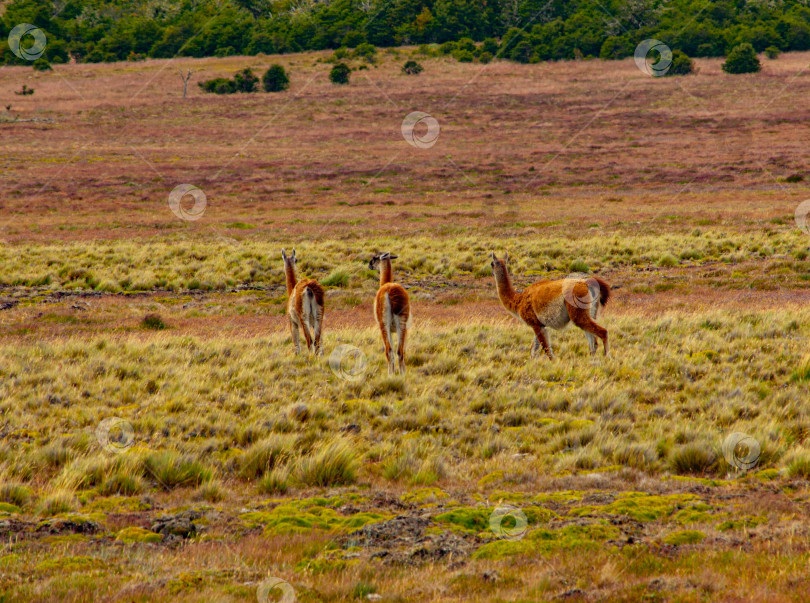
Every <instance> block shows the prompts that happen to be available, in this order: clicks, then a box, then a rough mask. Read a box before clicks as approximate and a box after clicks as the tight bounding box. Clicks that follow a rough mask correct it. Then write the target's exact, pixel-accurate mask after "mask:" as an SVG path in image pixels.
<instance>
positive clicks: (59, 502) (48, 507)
mask: <svg viewBox="0 0 810 603" xmlns="http://www.w3.org/2000/svg"><path fill="white" fill-rule="evenodd" d="M76 504H77V501H76V495H75V494H74V493H73V492H71V491H70V490H55V491H54V492H52V493H50V494H48V495H46V496H44V497H43V498H42V499H41V500H40V501H39V505H37V512H38V513H39V514H40V515H46V516H48V515H59V514H60V513H68V512H69V511H74V510H75V509H76Z"/></svg>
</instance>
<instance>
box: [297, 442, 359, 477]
mask: <svg viewBox="0 0 810 603" xmlns="http://www.w3.org/2000/svg"><path fill="white" fill-rule="evenodd" d="M295 476H296V478H297V479H298V481H300V482H301V483H302V484H305V485H307V486H321V487H325V486H340V485H345V484H353V483H354V482H355V481H356V480H357V454H356V452H355V451H354V448H353V447H352V443H351V442H350V441H349V440H345V439H336V440H333V441H331V442H328V443H326V444H323V445H321V446H319V447H318V448H316V449H315V450H314V451H313V452H312V453H311V454H309V455H307V456H305V457H303V458H301V459H300V460H299V461H298V464H297V467H296V472H295Z"/></svg>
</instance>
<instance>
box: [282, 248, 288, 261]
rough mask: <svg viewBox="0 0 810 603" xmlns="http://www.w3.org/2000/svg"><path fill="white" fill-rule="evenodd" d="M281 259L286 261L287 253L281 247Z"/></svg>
mask: <svg viewBox="0 0 810 603" xmlns="http://www.w3.org/2000/svg"><path fill="white" fill-rule="evenodd" d="M281 259H283V260H284V261H285V262H286V261H287V253H286V252H285V251H284V250H283V249H282V250H281Z"/></svg>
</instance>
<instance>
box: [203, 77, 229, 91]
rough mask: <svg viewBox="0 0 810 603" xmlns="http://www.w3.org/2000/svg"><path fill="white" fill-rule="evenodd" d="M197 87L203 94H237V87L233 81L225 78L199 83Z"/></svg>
mask: <svg viewBox="0 0 810 603" xmlns="http://www.w3.org/2000/svg"><path fill="white" fill-rule="evenodd" d="M197 85H198V86H199V87H200V88H201V89H202V90H203V92H213V93H214V94H233V93H234V92H236V86H235V85H234V82H233V80H229V79H228V78H225V77H215V78H214V79H211V80H205V81H203V82H197Z"/></svg>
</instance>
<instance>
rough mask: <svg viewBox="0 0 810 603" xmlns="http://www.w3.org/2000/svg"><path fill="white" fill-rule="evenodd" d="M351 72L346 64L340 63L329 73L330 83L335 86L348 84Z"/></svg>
mask: <svg viewBox="0 0 810 603" xmlns="http://www.w3.org/2000/svg"><path fill="white" fill-rule="evenodd" d="M351 71H352V70H351V69H349V67H348V66H347V65H346V63H338V64H337V65H335V66H334V67H332V71H330V72H329V81H331V82H332V83H333V84H348V83H349V74H350V73H351Z"/></svg>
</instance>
